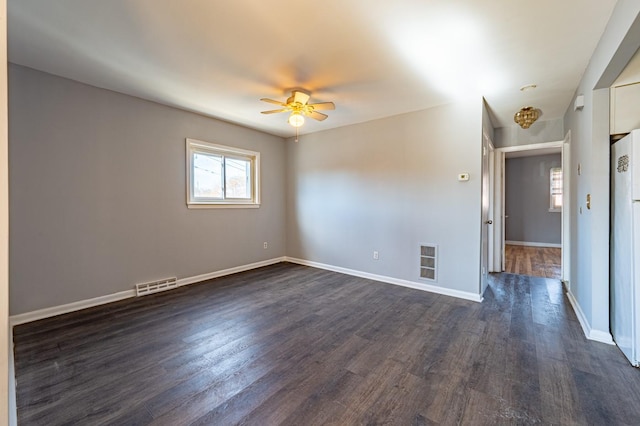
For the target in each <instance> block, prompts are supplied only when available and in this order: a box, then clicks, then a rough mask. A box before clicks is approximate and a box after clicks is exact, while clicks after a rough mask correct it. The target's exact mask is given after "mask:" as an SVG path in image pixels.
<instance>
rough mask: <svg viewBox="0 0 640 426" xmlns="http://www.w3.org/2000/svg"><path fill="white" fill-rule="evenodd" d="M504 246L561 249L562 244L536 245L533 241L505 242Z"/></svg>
mask: <svg viewBox="0 0 640 426" xmlns="http://www.w3.org/2000/svg"><path fill="white" fill-rule="evenodd" d="M504 243H505V244H508V245H510V246H530V247H553V248H562V244H554V243H537V242H533V241H505V242H504Z"/></svg>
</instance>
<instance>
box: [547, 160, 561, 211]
mask: <svg viewBox="0 0 640 426" xmlns="http://www.w3.org/2000/svg"><path fill="white" fill-rule="evenodd" d="M549 211H550V212H560V211H562V168H560V167H554V168H552V169H551V170H550V171H549Z"/></svg>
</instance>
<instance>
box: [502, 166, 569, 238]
mask: <svg viewBox="0 0 640 426" xmlns="http://www.w3.org/2000/svg"><path fill="white" fill-rule="evenodd" d="M552 167H562V158H561V156H560V154H550V155H536V156H531V157H520V158H509V159H507V160H506V161H505V214H506V215H508V216H509V217H508V218H507V219H506V220H505V239H506V240H508V241H523V242H535V243H547V244H560V243H561V242H562V214H561V213H559V212H550V211H549V170H550V169H551V168H552Z"/></svg>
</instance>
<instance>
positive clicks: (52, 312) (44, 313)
mask: <svg viewBox="0 0 640 426" xmlns="http://www.w3.org/2000/svg"><path fill="white" fill-rule="evenodd" d="M284 259H285V258H284V257H278V258H275V259H269V260H265V261H262V262H256V263H250V264H248V265H242V266H236V267H234V268H229V269H223V270H221V271H215V272H210V273H208V274H202V275H196V276H193V277H185V278H180V279H179V280H178V286H179V287H180V286H183V285H189V284H194V283H197V282H200V281H205V280H210V279H212V278H217V277H222V276H225V275H231V274H235V273H238V272H244V271H248V270H251V269H256V268H261V267H263V266H269V265H273V264H275V263H280V262H283V261H284ZM135 296H136V291H135V290H125V291H120V292H118V293H113V294H107V295H105V296H99V297H94V298H92V299H85V300H79V301H77V302H72V303H67V304H65V305H60V306H52V307H50V308H44V309H38V310H36V311H31V312H25V313H24V314H18V315H11V316H10V317H9V325H10V327H13V326H16V325H20V324H25V323H28V322H31V321H37V320H40V319H44V318H49V317H54V316H56V315H62V314H67V313H69V312H75V311H79V310H81V309H86V308H92V307H94V306H99V305H104V304H107V303H111V302H117V301H118V300H123V299H128V298H130V297H135Z"/></svg>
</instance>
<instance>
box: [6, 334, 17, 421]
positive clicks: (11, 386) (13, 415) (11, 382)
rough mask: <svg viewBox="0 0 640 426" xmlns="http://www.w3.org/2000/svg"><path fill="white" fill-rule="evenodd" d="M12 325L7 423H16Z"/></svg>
mask: <svg viewBox="0 0 640 426" xmlns="http://www.w3.org/2000/svg"><path fill="white" fill-rule="evenodd" d="M13 347H14V344H13V327H9V366H8V367H9V425H10V426H17V425H18V404H17V401H16V364H15V359H14V356H13V352H14V349H13Z"/></svg>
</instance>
